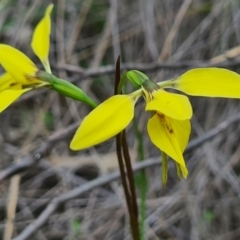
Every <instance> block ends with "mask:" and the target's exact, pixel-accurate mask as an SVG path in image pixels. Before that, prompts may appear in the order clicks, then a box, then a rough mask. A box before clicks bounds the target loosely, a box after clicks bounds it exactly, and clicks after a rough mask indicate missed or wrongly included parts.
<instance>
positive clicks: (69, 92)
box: [36, 71, 97, 108]
mask: <svg viewBox="0 0 240 240" xmlns="http://www.w3.org/2000/svg"><path fill="white" fill-rule="evenodd" d="M36 76H37V77H38V78H39V79H41V80H42V81H45V82H48V83H50V88H51V89H53V90H55V91H56V92H58V93H60V94H62V95H64V96H66V97H70V98H72V99H75V100H78V101H81V102H84V103H86V104H88V105H89V106H91V107H93V108H95V107H97V104H96V103H95V102H94V101H93V100H92V99H91V98H90V97H88V96H87V94H86V93H85V92H84V91H83V90H82V89H81V88H79V87H77V86H75V85H74V84H72V83H70V82H68V81H67V80H64V79H61V78H57V77H56V76H54V75H52V74H50V73H47V72H44V71H38V72H37V74H36Z"/></svg>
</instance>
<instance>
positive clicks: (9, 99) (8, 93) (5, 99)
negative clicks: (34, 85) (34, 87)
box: [0, 88, 31, 113]
mask: <svg viewBox="0 0 240 240" xmlns="http://www.w3.org/2000/svg"><path fill="white" fill-rule="evenodd" d="M29 90H31V88H26V89H20V90H14V89H10V90H5V91H3V92H0V99H1V101H0V113H1V112H2V111H4V110H5V109H6V108H7V107H8V106H9V105H10V104H11V103H13V102H14V101H16V100H17V99H18V98H19V97H20V96H21V95H22V94H23V93H25V92H27V91H29Z"/></svg>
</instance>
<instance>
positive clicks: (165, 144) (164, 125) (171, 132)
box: [147, 113, 190, 178]
mask: <svg viewBox="0 0 240 240" xmlns="http://www.w3.org/2000/svg"><path fill="white" fill-rule="evenodd" d="M147 128H148V134H149V136H150V139H151V141H152V142H153V144H154V145H156V146H157V147H158V148H159V149H160V150H161V151H163V152H165V153H166V154H167V155H168V156H170V157H171V158H172V159H173V160H175V161H176V162H177V163H179V165H180V168H181V171H182V174H183V176H184V177H185V178H186V177H187V174H188V170H187V167H186V164H185V161H184V158H183V155H182V153H183V150H184V149H185V147H186V145H187V142H188V139H189V134H190V123H189V120H185V121H178V120H174V119H172V118H169V117H167V116H165V115H163V114H157V113H156V114H154V116H153V117H151V118H150V119H149V121H148V125H147Z"/></svg>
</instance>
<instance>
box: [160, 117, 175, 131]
mask: <svg viewBox="0 0 240 240" xmlns="http://www.w3.org/2000/svg"><path fill="white" fill-rule="evenodd" d="M158 116H159V117H160V118H161V120H162V121H163V122H164V125H165V127H166V129H167V130H168V132H169V133H170V134H174V131H173V129H172V128H171V127H169V125H168V124H167V123H166V119H165V115H164V114H162V113H158Z"/></svg>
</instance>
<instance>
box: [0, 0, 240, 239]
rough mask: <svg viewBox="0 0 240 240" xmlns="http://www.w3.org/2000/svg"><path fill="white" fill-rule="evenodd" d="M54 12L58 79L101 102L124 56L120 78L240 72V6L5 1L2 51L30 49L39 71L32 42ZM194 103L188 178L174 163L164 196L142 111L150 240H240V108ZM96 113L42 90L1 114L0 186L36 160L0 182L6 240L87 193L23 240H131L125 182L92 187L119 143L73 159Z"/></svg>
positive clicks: (0, 17) (185, 1) (193, 1)
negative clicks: (81, 131) (127, 73)
mask: <svg viewBox="0 0 240 240" xmlns="http://www.w3.org/2000/svg"><path fill="white" fill-rule="evenodd" d="M49 3H54V5H55V6H54V9H53V12H52V15H51V18H52V33H51V50H50V64H51V67H52V69H53V73H54V74H55V75H57V76H59V77H61V78H64V79H67V80H69V81H72V82H74V83H75V84H76V85H78V86H79V87H81V88H82V89H84V90H85V91H86V92H87V93H88V94H89V95H90V96H91V97H92V98H93V99H95V100H96V101H97V102H101V101H103V100H105V99H107V98H108V97H109V96H111V95H112V94H113V89H114V65H115V61H116V59H117V57H118V55H121V61H122V67H123V72H124V70H126V69H138V70H141V71H143V72H144V73H146V74H147V75H148V76H149V77H150V78H151V79H152V80H154V81H156V82H159V81H162V80H166V79H170V78H173V77H176V76H179V75H180V74H182V73H183V72H185V71H187V70H188V69H191V68H196V67H202V66H220V67H226V68H228V69H231V70H234V71H236V72H239V70H240V68H239V64H240V58H239V55H240V27H239V26H240V24H239V23H240V2H239V1H238V0H230V1H225V0H177V1H176V0H175V1H174V0H167V1H166V0H138V1H137V0H122V1H117V0H102V1H96V0H58V1H46V0H41V1H40V0H35V1H29V0H19V1H15V0H9V1H6V0H5V1H4V0H2V3H1V5H0V42H1V43H6V44H10V45H12V46H14V47H16V48H18V49H20V50H22V51H23V52H24V53H25V54H27V55H28V56H29V57H30V58H31V59H32V60H33V61H34V62H35V63H36V64H37V65H38V66H39V68H40V69H42V66H41V64H40V62H39V60H38V59H37V57H36V56H34V54H33V52H32V50H31V47H30V42H31V37H32V32H33V29H34V27H35V26H36V24H37V23H38V22H39V20H40V19H41V18H42V16H43V15H44V11H45V9H46V7H47V5H48V4H49ZM1 72H2V69H1ZM226 81H227V80H226ZM206 87H207V86H206ZM131 90H132V88H131V87H130V86H129V89H128V91H131ZM0 101H1V99H0ZM190 101H191V103H192V105H193V110H194V117H193V119H192V134H191V141H190V148H189V149H188V150H187V151H186V153H185V159H186V162H187V165H188V168H189V172H190V174H189V177H188V179H187V180H181V181H178V179H177V176H176V170H175V167H174V164H172V162H171V163H170V169H169V180H168V184H167V186H166V188H165V189H163V188H162V185H161V165H160V162H161V157H160V152H159V151H158V149H157V148H156V147H154V146H153V144H152V143H151V142H150V140H149V137H148V135H147V132H146V122H147V120H148V118H149V115H148V114H147V113H145V112H144V102H139V104H138V105H137V106H136V109H135V112H136V119H137V121H136V122H137V123H138V126H139V130H140V132H141V135H142V137H143V141H144V151H145V161H146V162H147V164H146V166H145V167H146V168H145V171H146V175H147V180H148V189H147V201H146V208H147V217H146V221H145V224H146V239H151V240H155V239H166V240H170V239H172V240H173V239H178V240H198V239H199V240H200V239H211V240H221V239H224V240H226V239H228V240H235V239H236V240H237V239H240V227H239V226H240V224H239V223H240V182H239V174H240V146H239V134H240V125H239V121H240V116H239V109H240V101H239V100H229V99H217V98H201V97H191V98H190ZM90 111H91V109H90V108H89V107H88V106H86V105H84V104H82V103H79V102H77V101H73V100H71V99H68V98H65V97H63V96H60V95H59V94H57V93H56V92H54V91H50V90H44V89H42V90H36V91H32V92H30V93H28V94H26V95H24V96H22V97H21V99H19V100H18V101H17V102H16V103H14V104H13V105H11V106H10V107H9V108H8V109H7V110H6V111H4V112H3V113H2V114H1V115H0V146H1V148H0V168H1V172H0V176H1V177H2V176H3V174H4V173H6V172H4V170H6V169H9V168H11V167H12V166H16V164H21V162H24V161H25V162H27V161H30V162H29V165H26V166H25V165H24V166H25V168H24V169H23V170H24V171H22V172H21V174H19V175H15V176H14V177H12V178H7V179H6V180H4V181H3V179H4V177H2V180H1V185H0V189H1V195H0V239H4V240H8V239H12V238H14V237H17V236H19V234H20V233H21V232H23V231H28V230H29V229H27V227H28V226H29V225H30V224H31V223H33V222H34V220H36V219H39V216H41V215H40V214H41V213H43V212H44V211H45V210H46V208H47V206H48V204H49V203H53V201H52V202H51V200H52V199H53V198H54V197H57V196H62V194H68V193H69V192H70V191H73V190H74V189H75V188H77V187H79V186H87V187H86V188H87V189H89V191H85V192H83V194H81V195H79V196H78V197H77V198H74V199H67V200H64V199H63V201H59V202H57V203H56V204H55V205H54V204H53V205H54V207H55V209H54V211H52V212H51V213H50V214H49V215H48V216H47V217H46V218H45V219H44V221H43V222H42V224H41V225H42V226H41V227H37V228H36V230H35V231H34V234H33V235H32V236H31V237H25V238H24V237H22V238H16V239H18V240H19V239H34V240H35V239H36V240H45V239H48V240H60V239H64V240H73V239H89V240H91V239H94V240H95V239H109V240H110V239H112V240H122V239H124V240H125V239H131V234H130V230H129V222H128V215H127V209H126V205H125V198H124V193H123V190H122V187H121V182H120V181H119V178H117V179H114V180H111V179H110V178H109V181H106V182H105V184H104V185H101V184H100V185H99V186H97V187H96V188H94V189H92V188H91V187H89V185H87V184H89V181H91V180H94V179H99V181H100V180H101V179H103V177H104V176H105V177H108V176H109V173H112V172H115V171H117V170H118V163H117V159H116V156H115V155H116V152H115V143H114V140H113V139H111V140H109V141H107V142H105V143H103V144H100V145H98V146H96V147H94V148H91V149H88V150H85V151H81V152H79V153H78V152H73V151H71V150H70V149H69V142H70V140H71V137H72V135H73V133H74V130H75V129H76V127H77V126H78V123H79V122H80V121H81V119H82V118H83V117H84V116H86V114H87V113H88V112H90ZM96 121H97V119H96ZM106 127H107V126H106ZM127 134H128V142H129V146H130V152H131V156H132V161H133V165H134V166H139V163H138V142H137V140H136V135H135V132H134V130H133V126H132V125H130V127H129V128H128V129H127ZM160 137H161V136H160ZM206 140H207V141H206ZM36 153H37V154H36ZM40 158H41V160H39V161H38V159H40ZM151 161H152V162H154V164H151V163H152V162H151ZM153 166H154V167H153ZM138 200H139V198H138Z"/></svg>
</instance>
